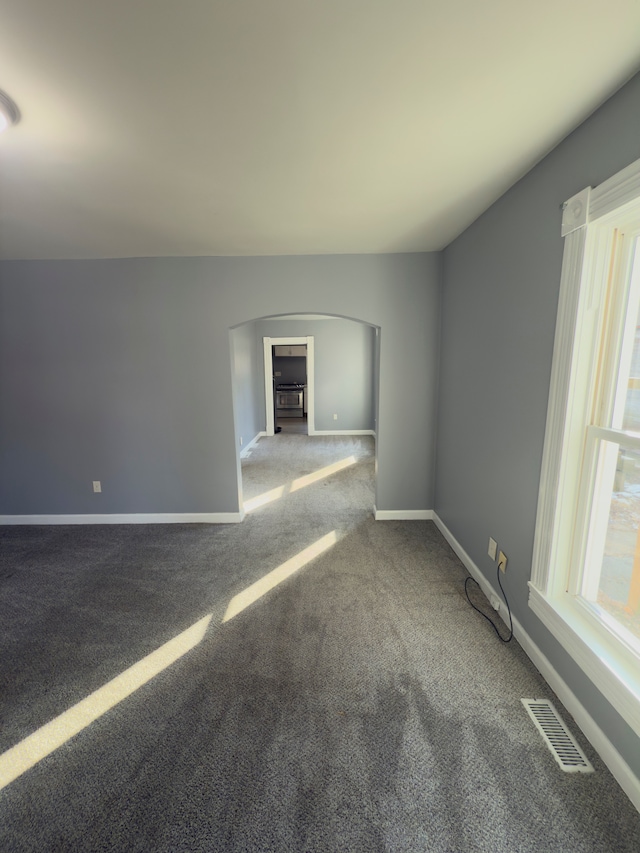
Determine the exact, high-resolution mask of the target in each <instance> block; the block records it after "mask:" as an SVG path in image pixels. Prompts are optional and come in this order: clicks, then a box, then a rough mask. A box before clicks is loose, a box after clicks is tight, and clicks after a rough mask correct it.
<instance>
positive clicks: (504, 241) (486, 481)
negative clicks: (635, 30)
mask: <svg viewBox="0 0 640 853" xmlns="http://www.w3.org/2000/svg"><path fill="white" fill-rule="evenodd" d="M638 157H640V77H636V78H635V79H634V80H632V81H631V83H629V84H628V85H627V86H626V87H625V88H623V89H622V90H621V91H620V92H619V93H618V94H617V95H616V96H615V97H614V98H612V99H611V100H610V101H608V102H607V103H606V104H605V105H604V106H603V107H602V108H601V109H600V110H599V111H598V112H597V113H595V114H594V115H593V116H592V117H591V118H590V119H589V120H588V121H587V122H586V123H585V124H583V125H582V126H581V127H580V128H579V129H578V130H576V131H575V132H574V133H573V134H572V135H571V136H569V137H568V138H567V139H566V140H565V141H564V142H563V143H562V144H561V145H560V146H559V147H558V148H556V149H555V150H554V151H553V152H552V153H551V154H549V155H548V156H547V157H546V158H545V159H544V160H543V161H542V162H541V163H540V164H539V165H538V166H537V167H536V168H535V169H533V170H532V171H531V172H530V173H529V174H528V175H527V176H526V177H525V178H523V179H522V180H521V181H520V182H519V183H518V184H517V185H516V186H514V187H513V188H512V189H511V190H510V191H509V192H508V193H506V195H504V196H503V197H502V198H501V199H500V200H499V201H498V202H497V203H496V204H494V205H493V207H491V208H490V209H489V210H488V211H487V212H486V213H485V214H484V215H483V216H482V217H481V218H480V219H478V220H477V221H476V222H475V223H474V225H472V226H471V227H470V228H469V229H468V230H467V231H466V232H465V233H464V234H462V236H460V237H459V238H458V239H457V240H456V241H455V242H454V243H453V244H452V245H451V246H449V247H448V248H447V249H446V251H445V253H444V289H443V311H442V348H441V375H440V392H439V404H438V413H439V419H438V439H437V447H438V454H437V475H436V510H437V512H438V513H439V515H440V516H441V518H442V519H443V520H444V522H445V523H446V524H447V526H448V527H449V529H450V530H451V531H452V533H453V534H454V535H455V536H456V538H457V539H458V540H459V541H460V543H461V544H462V545H463V547H464V548H465V550H466V551H467V552H468V553H469V555H470V556H471V558H472V559H473V560H474V562H475V563H476V564H477V565H478V566H479V567H480V568H481V569H482V571H483V572H484V573H485V574H486V576H487V578H489V579H490V580H491V581H492V582H493V583H494V586H495V571H494V564H493V563H492V562H491V561H490V559H489V557H488V556H487V540H488V537H489V536H490V535H491V536H493V537H494V538H496V539H497V540H498V542H499V544H500V547H501V548H502V549H503V550H504V551H505V552H506V554H507V555H508V557H509V568H508V573H507V575H506V577H505V589H506V592H507V595H508V597H509V601H510V603H511V605H512V608H513V612H514V614H515V615H516V617H517V618H518V620H519V621H520V622H521V623H522V625H523V627H524V628H525V630H526V631H527V632H528V633H529V635H530V636H531V637H532V639H533V640H534V641H535V642H536V643H537V644H538V646H539V647H540V648H541V650H542V651H543V652H544V653H545V654H546V655H547V657H548V658H549V659H550V660H551V661H552V662H553V665H554V666H555V668H556V669H557V671H558V672H559V674H560V675H561V676H562V678H564V680H565V681H566V683H567V684H568V685H569V687H570V688H571V689H572V690H573V692H574V693H575V694H576V696H577V697H578V699H579V700H580V701H581V702H582V703H583V704H584V705H585V706H586V707H587V708H588V709H589V711H590V713H591V714H592V716H593V718H594V719H595V720H596V722H597V723H598V724H599V725H600V726H601V728H602V729H603V730H604V731H605V733H606V734H607V736H608V737H609V738H610V740H611V742H612V743H613V744H614V745H615V746H616V747H617V749H618V750H619V751H620V752H621V754H622V755H623V756H624V757H625V759H626V760H627V761H628V762H629V764H630V766H631V767H632V768H633V770H634V772H635V773H636V775H638V776H640V743H639V742H638V738H637V737H636V736H635V735H634V734H633V732H632V731H631V729H630V728H629V727H628V726H627V724H626V723H625V722H624V721H623V720H622V719H621V718H620V717H619V716H618V714H617V713H616V712H615V711H614V710H613V709H612V707H611V706H610V705H609V703H608V702H607V700H606V699H605V698H604V697H603V696H602V695H601V694H600V693H599V692H598V691H597V690H596V689H595V688H594V687H593V685H592V684H591V682H590V681H589V680H588V679H587V678H586V676H584V674H583V673H582V672H581V670H580V669H579V668H578V667H576V665H575V664H574V663H573V661H572V660H571V659H570V658H569V657H568V655H567V654H566V653H565V652H564V651H563V649H562V648H561V646H560V645H559V644H558V643H557V642H556V641H555V639H554V638H553V637H552V636H551V635H550V634H549V632H548V631H547V630H546V629H545V628H544V626H543V625H542V624H541V623H540V622H539V621H538V619H537V618H536V616H535V615H534V614H533V612H532V611H531V610H530V609H529V607H528V605H527V593H528V589H527V581H528V580H529V579H530V574H531V559H532V549H533V536H534V527H535V520H536V505H537V498H538V485H539V480H540V467H541V459H542V447H543V441H544V428H545V418H546V411H547V397H548V393H549V380H550V373H551V358H552V349H553V336H554V330H555V321H556V311H557V303H558V293H559V284H560V269H561V262H562V239H561V236H560V221H561V210H560V205H561V204H562V202H563V201H565V199H567V198H569V197H571V196H572V195H574V194H575V193H576V192H578V191H579V190H581V189H582V188H583V187H585V186H587V185H592V186H595V185H597V184H598V183H600V182H602V181H603V180H605V179H606V178H608V177H609V176H610V175H612V174H613V173H615V172H617V171H618V170H620V169H621V168H623V167H624V166H626V165H628V164H629V163H631V162H632V161H633V160H636V159H637V158H638Z"/></svg>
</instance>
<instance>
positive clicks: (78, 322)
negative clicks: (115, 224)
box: [0, 254, 440, 514]
mask: <svg viewBox="0 0 640 853" xmlns="http://www.w3.org/2000/svg"><path fill="white" fill-rule="evenodd" d="M439 311H440V281H439V258H438V255H437V254H405V255H378V256H377V255H362V256H360V255H345V256H322V257H273V258H140V259H126V260H98V261H49V262H47V261H37V262H32V261H7V262H4V263H2V264H0V401H1V404H0V472H1V476H0V514H34V513H38V514H40V513H42V514H53V513H96V512H97V513H102V512H106V513H109V512H112V513H127V512H132V513H133V512H168V513H172V512H236V511H238V508H239V496H238V447H237V440H236V436H235V425H234V415H233V406H232V364H231V344H230V335H229V330H230V329H232V328H234V327H236V326H239V325H240V324H242V323H245V322H248V321H251V320H254V319H257V318H260V317H266V316H272V315H274V314H288V313H317V314H334V315H341V316H344V317H351V318H355V319H359V320H363V321H364V322H366V323H369V324H371V325H374V326H375V325H377V326H380V328H381V353H380V411H379V424H378V442H377V450H378V481H377V497H376V503H377V506H378V508H379V509H389V510H392V509H398V510H402V509H430V508H432V506H433V478H434V454H433V441H434V438H435V419H436V407H435V402H436V401H435V397H436V379H437V351H438V325H439ZM408 351H410V353H411V359H410V360H409V361H407V352H408ZM407 400H410V401H411V402H410V404H409V406H408V408H407V405H408V404H407ZM239 418H244V414H242V415H240V414H239ZM97 479H99V480H101V481H102V484H103V492H102V494H101V495H94V494H93V493H92V491H91V481H92V480H97Z"/></svg>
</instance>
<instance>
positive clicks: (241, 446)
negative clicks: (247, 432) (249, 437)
mask: <svg viewBox="0 0 640 853" xmlns="http://www.w3.org/2000/svg"><path fill="white" fill-rule="evenodd" d="M240 447H242V436H240Z"/></svg>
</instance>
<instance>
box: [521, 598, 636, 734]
mask: <svg viewBox="0 0 640 853" xmlns="http://www.w3.org/2000/svg"><path fill="white" fill-rule="evenodd" d="M529 607H531V609H532V610H533V612H534V613H535V614H536V616H538V618H539V619H540V620H541V621H542V623H543V624H544V625H545V626H546V627H547V628H548V629H549V631H551V633H552V634H553V636H554V637H555V638H556V640H558V642H559V643H561V645H562V646H563V647H564V649H565V650H566V651H567V653H568V654H569V655H570V656H571V657H572V658H573V660H574V661H575V662H576V663H577V664H578V666H579V667H580V668H581V669H582V671H583V672H584V673H585V675H587V676H588V677H589V678H590V679H591V681H592V682H593V683H594V684H595V686H596V687H597V688H598V690H600V692H601V693H602V694H603V695H604V696H605V698H606V699H607V700H608V701H609V702H611V704H612V705H613V707H614V708H615V709H616V711H617V712H618V713H619V714H620V716H621V717H622V718H623V719H624V720H625V721H626V722H627V723H628V724H629V725H630V726H631V728H632V729H633V731H634V732H635V733H636V735H638V736H639V737H640V666H639V665H638V661H637V658H633V657H631V656H627V655H625V653H624V652H623V651H622V650H621V648H619V647H618V644H617V643H616V641H615V640H613V639H610V638H609V635H608V632H607V631H606V630H604V629H597V628H594V625H593V624H592V620H591V619H589V618H587V616H586V614H585V613H584V612H583V608H582V607H580V605H579V604H577V603H576V602H575V601H574V599H573V598H572V596H570V595H568V594H567V593H565V594H563V595H562V596H559V597H557V598H548V597H547V596H546V595H544V594H543V593H542V592H540V590H538V589H537V588H536V587H535V586H533V584H531V583H530V584H529Z"/></svg>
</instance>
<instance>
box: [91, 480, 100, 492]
mask: <svg viewBox="0 0 640 853" xmlns="http://www.w3.org/2000/svg"><path fill="white" fill-rule="evenodd" d="M93 491H94V492H95V494H97V493H98V492H101V491H102V483H101V482H100V480H94V481H93Z"/></svg>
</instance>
